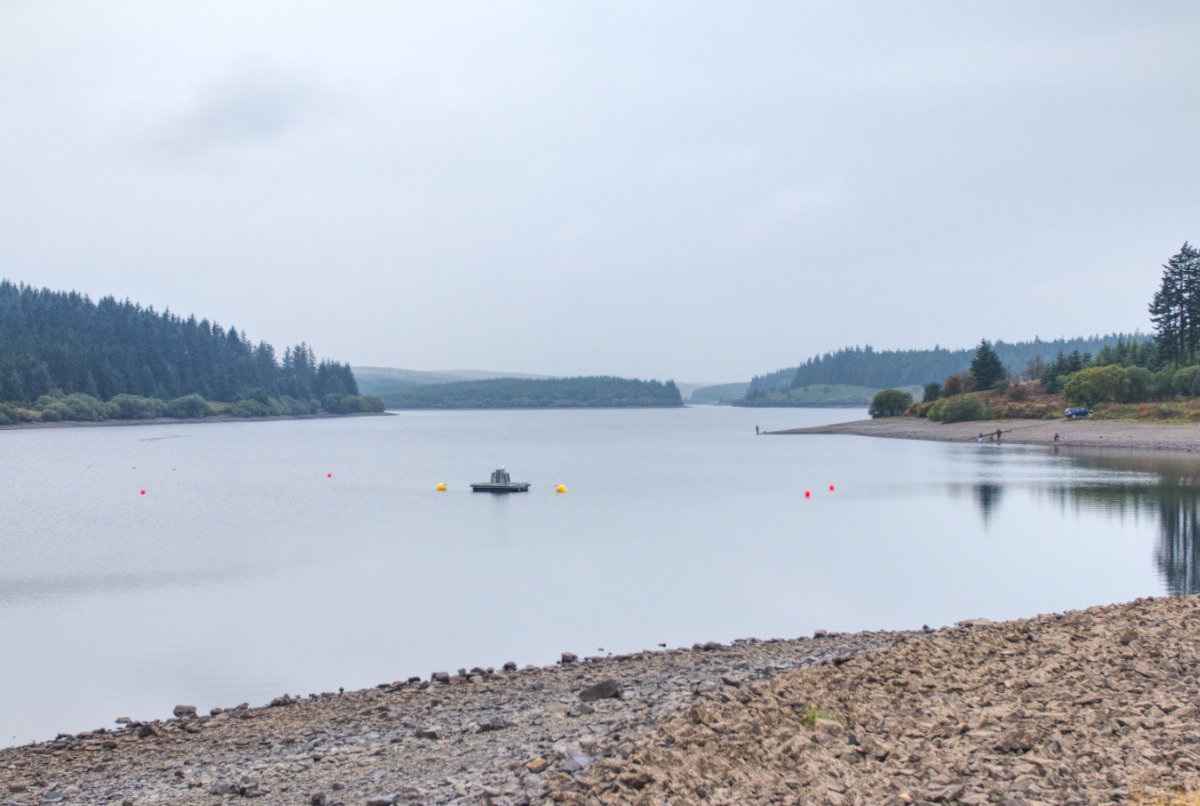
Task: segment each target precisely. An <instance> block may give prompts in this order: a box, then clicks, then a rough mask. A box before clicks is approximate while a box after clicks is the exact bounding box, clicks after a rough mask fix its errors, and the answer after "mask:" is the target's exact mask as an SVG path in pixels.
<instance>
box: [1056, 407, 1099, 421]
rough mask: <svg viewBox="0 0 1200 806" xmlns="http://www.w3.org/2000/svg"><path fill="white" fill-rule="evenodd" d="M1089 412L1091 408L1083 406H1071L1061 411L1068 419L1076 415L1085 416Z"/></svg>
mask: <svg viewBox="0 0 1200 806" xmlns="http://www.w3.org/2000/svg"><path fill="white" fill-rule="evenodd" d="M1091 413H1092V410H1091V409H1085V408H1084V407H1083V406H1072V407H1071V408H1069V409H1067V410H1066V411H1064V412H1063V414H1065V415H1067V419H1068V420H1074V419H1075V418H1076V417H1087V416H1088V415H1089V414H1091Z"/></svg>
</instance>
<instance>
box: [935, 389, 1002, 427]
mask: <svg viewBox="0 0 1200 806" xmlns="http://www.w3.org/2000/svg"><path fill="white" fill-rule="evenodd" d="M928 416H929V419H931V420H935V421H937V422H939V423H961V422H965V421H967V420H986V419H988V417H989V412H988V408H987V405H986V404H985V403H984V402H983V398H981V397H980V396H979V395H976V394H973V393H972V394H967V395H955V396H954V397H944V398H942V399H941V400H938V401H937V402H936V403H934V404H933V407H932V408H930V409H929V415H928Z"/></svg>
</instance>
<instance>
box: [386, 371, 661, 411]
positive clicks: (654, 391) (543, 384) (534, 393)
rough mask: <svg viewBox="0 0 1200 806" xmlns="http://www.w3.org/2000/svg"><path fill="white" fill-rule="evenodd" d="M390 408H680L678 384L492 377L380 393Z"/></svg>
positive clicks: (606, 378)
mask: <svg viewBox="0 0 1200 806" xmlns="http://www.w3.org/2000/svg"><path fill="white" fill-rule="evenodd" d="M379 394H380V397H381V398H382V399H383V402H384V404H385V405H386V406H387V407H388V408H390V409H533V408H623V407H664V406H682V405H683V398H682V397H681V396H680V394H679V390H678V389H677V388H676V387H675V382H674V381H667V382H666V383H660V382H659V381H639V380H630V379H626V378H613V377H586V378H545V379H528V378H491V379H489V380H482V381H459V382H456V383H439V384H432V385H428V386H418V387H408V388H399V389H390V390H382V389H381V390H380V392H379Z"/></svg>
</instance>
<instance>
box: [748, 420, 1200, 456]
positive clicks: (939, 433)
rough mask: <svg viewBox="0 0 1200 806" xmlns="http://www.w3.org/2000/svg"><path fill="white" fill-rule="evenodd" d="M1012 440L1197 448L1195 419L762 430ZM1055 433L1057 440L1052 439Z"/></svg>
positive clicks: (890, 423) (878, 423)
mask: <svg viewBox="0 0 1200 806" xmlns="http://www.w3.org/2000/svg"><path fill="white" fill-rule="evenodd" d="M997 430H999V431H1000V432H1001V435H1000V442H1001V443H1002V444H1003V443H1006V442H1007V443H1012V444H1017V445H1048V446H1054V445H1059V446H1062V447H1067V446H1075V447H1080V448H1122V449H1133V450H1169V451H1200V424H1193V423H1141V422H1130V421H1128V420H987V421H981V422H979V421H977V422H965V423H935V422H933V421H931V420H926V419H922V418H919V417H885V418H881V419H878V420H856V421H854V422H848V423H837V424H835V425H820V426H813V427H810V428H791V429H786V430H781V431H767V432H764V433H766V434H768V435H780V434H854V435H858V436H867V437H888V438H892V439H925V440H933V441H936V442H974V441H976V439H978V437H979V435H980V434H983V435H984V436H985V438H989V437H992V438H994V435H995V433H996V431H997ZM1055 434H1057V435H1058V436H1059V439H1058V441H1057V442H1056V441H1055V439H1054V436H1055Z"/></svg>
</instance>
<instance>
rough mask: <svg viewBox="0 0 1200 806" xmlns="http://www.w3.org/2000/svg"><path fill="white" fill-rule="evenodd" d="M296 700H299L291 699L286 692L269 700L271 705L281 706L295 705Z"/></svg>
mask: <svg viewBox="0 0 1200 806" xmlns="http://www.w3.org/2000/svg"><path fill="white" fill-rule="evenodd" d="M298 702H300V700H298V699H292V698H291V697H290V696H288V695H287V694H284V695H283V696H282V697H276V698H275V699H273V700H271V707H272V708H282V707H284V706H287V705H295V704H296V703H298Z"/></svg>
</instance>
